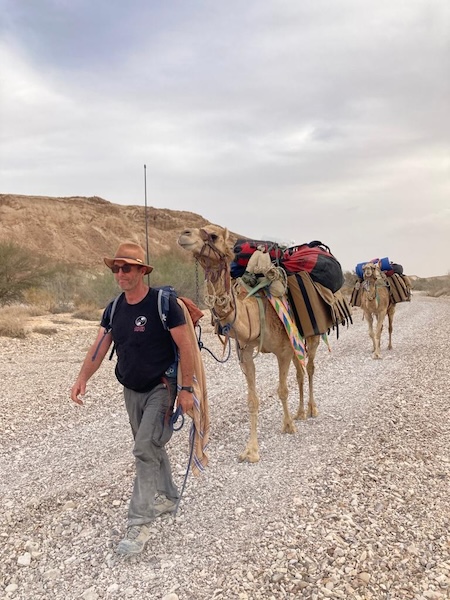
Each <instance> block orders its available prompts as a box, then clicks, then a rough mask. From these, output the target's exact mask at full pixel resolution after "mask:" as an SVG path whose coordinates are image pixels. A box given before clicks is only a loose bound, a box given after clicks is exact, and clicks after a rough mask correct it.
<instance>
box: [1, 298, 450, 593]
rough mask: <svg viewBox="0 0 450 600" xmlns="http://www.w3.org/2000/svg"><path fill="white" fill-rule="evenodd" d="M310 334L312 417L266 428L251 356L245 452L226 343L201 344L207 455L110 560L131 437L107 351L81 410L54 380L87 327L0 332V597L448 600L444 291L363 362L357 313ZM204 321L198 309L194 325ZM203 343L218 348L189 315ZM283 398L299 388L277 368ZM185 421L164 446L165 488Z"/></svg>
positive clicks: (265, 381)
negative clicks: (146, 530)
mask: <svg viewBox="0 0 450 600" xmlns="http://www.w3.org/2000/svg"><path fill="white" fill-rule="evenodd" d="M353 316H354V324H353V325H351V326H350V327H349V328H348V329H344V330H342V331H341V332H340V337H339V339H338V340H336V337H335V334H334V333H332V334H331V336H330V344H331V350H332V351H331V352H328V350H327V348H326V345H325V344H321V346H320V348H319V351H318V356H317V366H316V377H315V396H316V400H317V402H318V407H319V416H318V417H317V418H316V419H310V420H308V421H304V422H299V423H298V428H297V432H296V433H295V434H293V435H288V434H282V433H281V424H282V411H281V404H280V402H279V400H278V398H277V396H276V385H277V368H276V361H275V358H274V357H273V356H271V355H260V356H258V357H257V359H256V365H257V381H258V390H259V393H260V399H261V410H260V421H259V442H260V453H261V460H260V462H259V463H257V464H247V463H239V462H238V455H239V454H240V452H242V450H243V449H244V446H245V443H246V440H247V436H248V430H249V427H248V417H247V406H246V395H245V381H244V377H243V375H242V373H241V372H240V370H239V366H238V364H237V360H236V356H235V352H234V350H233V353H232V356H231V358H230V360H229V361H228V362H226V363H224V364H220V363H218V362H216V361H215V360H214V359H213V358H212V357H211V356H210V355H209V354H208V353H207V352H206V351H204V352H203V353H202V354H203V358H204V362H205V366H206V371H207V381H208V391H209V403H210V410H211V439H210V447H209V456H210V466H209V467H208V469H207V471H206V473H204V474H202V475H201V476H200V477H197V478H195V477H193V476H192V475H190V476H189V478H188V480H187V484H186V489H185V492H184V495H183V498H182V501H181V504H180V509H179V511H178V514H177V517H176V519H173V517H171V516H167V515H165V516H164V517H161V518H160V519H158V520H157V521H155V524H154V527H153V528H152V538H151V540H150V542H149V544H148V546H147V547H146V549H145V551H144V553H143V554H142V555H140V556H136V557H133V558H130V559H127V560H124V559H121V558H119V557H118V556H117V555H116V554H115V547H116V545H117V543H118V541H119V540H120V539H121V537H122V536H123V534H124V530H125V524H126V511H127V503H128V500H129V497H130V493H131V486H132V481H133V473H134V469H133V460H132V455H131V448H132V438H131V433H130V430H129V425H128V422H127V419H126V413H125V408H124V406H123V401H122V394H121V388H120V385H119V384H118V383H117V381H116V380H115V378H114V376H113V367H114V364H113V362H111V363H110V362H105V364H104V365H103V366H102V368H101V369H100V371H99V372H98V373H97V374H96V375H95V376H94V378H93V380H92V381H91V384H90V388H89V391H88V394H87V396H86V404H85V406H83V407H79V406H76V405H74V404H73V403H72V402H71V401H70V399H69V389H70V387H71V385H72V383H73V381H74V379H75V377H76V375H77V373H78V370H79V368H80V364H81V361H82V359H83V358H84V354H85V352H86V350H87V348H88V346H89V344H90V342H91V340H92V339H93V337H94V335H95V332H96V330H97V326H96V325H95V324H90V323H86V322H82V321H77V320H74V319H72V318H70V316H69V315H57V316H56V315H55V316H53V317H52V320H53V323H54V326H55V327H56V328H57V330H58V332H57V333H56V334H54V335H52V336H46V335H39V334H36V333H33V334H31V335H30V336H29V337H28V338H26V339H25V340H16V339H6V338H1V339H0V346H1V355H2V361H1V364H0V374H1V381H2V386H1V389H0V401H1V405H2V411H1V414H0V424H1V431H2V434H1V446H0V448H1V451H0V468H1V473H2V477H1V480H0V498H1V505H2V506H3V510H2V512H1V514H0V563H1V564H0V597H1V598H8V599H9V598H11V599H14V600H15V599H27V600H28V599H29V600H41V599H52V600H53V599H54V600H71V599H78V598H81V599H84V600H96V599H100V598H108V599H117V600H119V599H136V600H137V599H139V600H142V599H143V600H146V599H150V600H153V599H155V600H163V599H164V600H177V599H178V600H229V599H230V600H234V599H236V600H279V599H284V598H286V599H293V598H300V599H307V600H319V599H323V598H332V599H333V598H338V599H339V598H342V599H350V600H353V599H354V600H359V599H364V600H366V599H377V600H400V599H414V600H429V599H431V600H434V599H436V600H437V599H441V598H450V486H449V481H450V436H449V433H450V419H449V416H450V415H449V411H450V398H449V382H450V351H449V341H448V340H449V321H450V298H448V297H447V298H445V297H442V298H428V297H426V296H423V295H420V294H414V296H413V300H412V302H411V303H403V304H399V305H398V306H397V312H396V316H395V321H394V335H393V345H394V349H393V350H391V351H388V350H387V349H386V347H387V332H386V331H385V332H384V333H383V339H382V351H383V356H384V358H383V360H381V361H375V360H373V359H372V358H371V344H370V340H369V337H368V334H367V325H366V323H365V322H364V321H362V313H361V311H360V310H359V309H354V315H353ZM203 320H206V318H205V319H203ZM202 341H203V343H204V345H205V346H207V347H209V348H210V349H211V350H213V351H214V352H217V353H218V352H219V348H220V345H219V343H218V340H217V339H216V338H215V337H214V336H213V334H212V332H211V331H210V329H209V330H208V327H207V326H204V331H203V336H202ZM289 381H290V390H291V394H290V406H291V409H292V411H294V410H295V409H296V405H297V401H298V394H297V391H296V386H295V378H294V372H293V371H292V372H291V373H290V378H289ZM188 433H189V423H188V422H187V423H186V425H185V426H184V427H183V429H182V430H181V431H179V432H177V433H175V434H174V436H173V438H172V441H171V442H170V445H169V453H170V455H171V460H172V464H173V465H174V474H175V477H176V480H177V482H178V483H179V484H180V485H181V483H182V481H183V477H184V473H185V470H186V465H187V461H188V453H189V444H188Z"/></svg>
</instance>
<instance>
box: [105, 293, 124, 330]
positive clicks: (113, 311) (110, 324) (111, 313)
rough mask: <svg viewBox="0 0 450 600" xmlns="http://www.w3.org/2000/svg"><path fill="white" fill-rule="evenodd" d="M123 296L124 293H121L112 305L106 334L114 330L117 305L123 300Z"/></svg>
mask: <svg viewBox="0 0 450 600" xmlns="http://www.w3.org/2000/svg"><path fill="white" fill-rule="evenodd" d="M123 295H124V292H121V293H120V294H119V295H118V296H116V297H115V298H114V300H113V301H112V303H111V310H110V311H109V321H108V325H107V327H105V331H106V333H109V332H110V331H111V330H112V323H113V317H114V313H115V312H116V308H117V304H118V303H119V300H120V299H121V298H122V296H123Z"/></svg>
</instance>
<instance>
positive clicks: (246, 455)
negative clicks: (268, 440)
mask: <svg viewBox="0 0 450 600" xmlns="http://www.w3.org/2000/svg"><path fill="white" fill-rule="evenodd" d="M258 461H259V452H258V450H255V449H250V448H246V449H245V450H244V452H243V453H242V454H240V455H239V462H249V463H256V462H258Z"/></svg>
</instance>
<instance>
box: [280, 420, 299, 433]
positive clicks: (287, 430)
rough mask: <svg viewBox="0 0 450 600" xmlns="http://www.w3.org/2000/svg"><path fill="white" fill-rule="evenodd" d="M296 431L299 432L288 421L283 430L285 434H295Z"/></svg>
mask: <svg viewBox="0 0 450 600" xmlns="http://www.w3.org/2000/svg"><path fill="white" fill-rule="evenodd" d="M296 431H297V429H296V428H295V425H294V423H293V422H292V421H286V422H285V423H284V424H283V429H282V432H283V433H295V432H296Z"/></svg>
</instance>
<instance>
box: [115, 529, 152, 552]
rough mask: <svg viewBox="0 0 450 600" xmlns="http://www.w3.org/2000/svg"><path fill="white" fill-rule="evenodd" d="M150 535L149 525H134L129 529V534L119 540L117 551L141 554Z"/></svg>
mask: <svg viewBox="0 0 450 600" xmlns="http://www.w3.org/2000/svg"><path fill="white" fill-rule="evenodd" d="M149 537H150V530H149V528H148V527H147V525H132V526H131V527H128V529H127V535H126V536H125V537H124V538H123V540H121V541H120V542H119V545H118V546H117V553H118V554H124V555H130V554H139V552H142V550H143V549H144V546H145V544H146V543H147V541H148V539H149Z"/></svg>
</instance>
